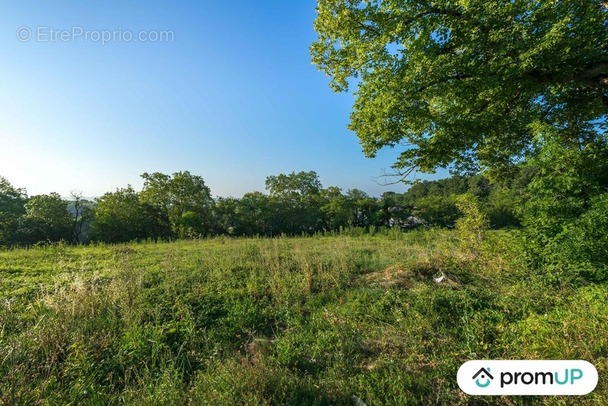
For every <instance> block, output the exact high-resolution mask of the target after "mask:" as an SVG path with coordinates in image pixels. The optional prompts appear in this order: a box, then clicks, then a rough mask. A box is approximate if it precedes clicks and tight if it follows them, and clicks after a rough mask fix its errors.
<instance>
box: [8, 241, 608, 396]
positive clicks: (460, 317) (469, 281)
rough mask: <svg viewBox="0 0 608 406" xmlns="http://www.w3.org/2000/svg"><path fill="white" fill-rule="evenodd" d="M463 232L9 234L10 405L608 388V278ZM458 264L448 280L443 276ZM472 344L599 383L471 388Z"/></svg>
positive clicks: (478, 351) (486, 354) (480, 354)
mask: <svg viewBox="0 0 608 406" xmlns="http://www.w3.org/2000/svg"><path fill="white" fill-rule="evenodd" d="M519 241H520V240H519V239H517V238H515V237H514V235H512V234H511V233H510V232H507V231H500V232H491V233H489V234H488V236H487V238H486V239H485V240H484V242H483V244H482V246H481V248H479V249H478V250H475V251H474V252H473V251H471V250H470V249H468V248H467V247H466V245H463V244H462V243H461V241H459V239H458V238H457V234H456V233H455V232H453V231H439V230H420V231H412V232H407V233H402V232H393V231H389V232H383V233H377V234H376V235H372V234H361V235H356V233H353V234H352V235H316V236H312V237H298V238H272V239H269V238H224V237H218V238H212V239H206V240H205V239H203V240H194V241H177V242H169V243H155V242H147V243H130V244H118V245H105V244H99V245H88V246H69V245H63V244H54V245H49V246H41V247H34V248H29V249H13V250H5V251H0V276H1V278H0V377H2V379H0V404H5V405H21V404H23V405H25V404H27V405H46V404H49V405H53V404H64V405H101V404H132V405H182V404H193V405H204V404H210V405H239V404H246V405H283V404H294V405H299V404H302V405H315V404H316V405H324V404H327V405H329V404H344V405H352V404H353V403H354V402H355V401H354V400H353V399H354V398H353V396H356V398H357V399H360V400H361V401H362V402H364V403H365V404H366V405H433V404H436V405H485V404H488V405H491V404H497V405H527V404H543V405H566V404H581V405H596V404H601V403H603V402H606V401H607V399H608V384H607V383H606V380H605V379H604V376H605V374H606V372H608V361H607V354H608V334H606V326H607V325H608V324H607V322H608V289H607V288H606V286H605V285H603V284H572V283H568V282H566V281H563V280H560V279H559V278H550V277H547V275H544V274H542V273H540V272H531V271H529V270H528V268H527V266H526V264H525V262H524V261H523V259H522V258H523V255H522V247H521V243H520V242H519ZM439 279H441V282H439V283H438V282H436V280H439ZM470 359H585V360H588V361H589V362H591V363H592V364H594V365H595V366H596V368H597V369H598V372H599V375H600V381H599V383H598V386H597V388H596V389H595V391H594V392H593V393H591V394H590V395H587V396H584V397H575V398H568V397H544V398H540V397H471V396H468V395H465V394H464V393H463V392H461V391H460V389H459V388H458V386H457V384H456V372H457V370H458V367H459V366H460V365H461V364H462V363H463V362H465V361H467V360H470Z"/></svg>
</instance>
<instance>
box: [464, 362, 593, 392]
mask: <svg viewBox="0 0 608 406" xmlns="http://www.w3.org/2000/svg"><path fill="white" fill-rule="evenodd" d="M471 378H472V379H471ZM457 379H458V386H459V387H460V389H462V390H463V391H464V392H465V393H468V394H469V395H586V394H588V393H590V392H591V391H593V389H595V386H596V385H597V380H598V376H597V370H596V369H595V367H594V366H593V365H591V364H590V363H589V362H587V361H581V360H575V361H571V360H565V361H556V360H551V361H524V360H521V361H499V360H480V361H469V362H465V363H464V364H463V365H462V366H461V367H460V369H459V370H458V377H457ZM494 382H496V383H494Z"/></svg>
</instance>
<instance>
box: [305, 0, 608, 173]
mask: <svg viewBox="0 0 608 406" xmlns="http://www.w3.org/2000/svg"><path fill="white" fill-rule="evenodd" d="M317 12H318V16H317V19H316V21H315V23H314V27H315V30H316V31H317V33H318V35H319V37H318V40H317V41H316V42H315V43H313V44H312V46H311V54H312V60H313V62H314V63H315V64H316V65H317V66H318V67H319V68H320V69H321V70H322V71H324V72H325V73H326V74H327V75H329V76H330V78H331V87H332V88H333V89H334V90H336V91H347V90H348V88H349V84H352V83H356V84H357V90H356V92H355V95H356V101H355V104H354V108H353V112H352V115H351V122H350V129H352V130H353V131H355V132H356V134H357V136H358V137H359V139H360V142H361V144H362V146H363V150H364V152H365V154H366V155H367V156H370V157H371V156H374V155H375V154H376V153H377V151H378V150H379V149H380V148H382V147H385V146H391V147H392V146H398V145H399V146H401V148H403V152H402V154H401V156H400V158H399V159H398V161H397V162H396V163H395V168H396V169H397V170H398V171H400V172H401V174H407V173H408V172H409V170H413V169H420V170H422V171H425V172H432V171H434V170H435V169H436V168H437V167H446V166H450V165H455V166H456V167H457V168H463V169H474V170H477V169H480V168H481V169H483V168H495V169H496V168H498V169H503V168H506V167H509V166H511V164H513V162H517V161H519V160H521V159H522V158H524V157H526V155H527V154H529V153H535V152H536V151H537V150H538V149H540V147H542V145H543V143H544V142H545V141H546V140H547V138H552V139H559V140H560V142H562V143H564V144H567V145H569V146H570V147H571V148H575V149H582V148H585V146H586V145H588V144H590V143H595V142H596V141H597V140H598V138H602V137H605V131H606V121H607V114H608V2H606V0H568V1H559V0H547V1H537V0H534V1H533V0H512V1H502V0H365V1H359V0H318V6H317ZM353 78H355V80H354V81H353V80H352V79H353Z"/></svg>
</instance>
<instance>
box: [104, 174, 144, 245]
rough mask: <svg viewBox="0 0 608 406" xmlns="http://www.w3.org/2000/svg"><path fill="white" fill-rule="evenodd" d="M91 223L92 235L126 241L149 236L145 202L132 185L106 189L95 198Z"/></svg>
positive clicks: (108, 240)
mask: <svg viewBox="0 0 608 406" xmlns="http://www.w3.org/2000/svg"><path fill="white" fill-rule="evenodd" d="M96 203H97V204H96V206H95V209H94V220H93V224H92V234H93V236H92V237H93V239H94V240H98V241H105V242H127V241H133V240H138V239H143V238H147V237H150V235H149V233H148V232H147V230H146V228H148V227H149V223H148V220H149V219H147V218H146V215H145V212H146V210H145V208H144V207H145V206H144V205H143V204H142V203H141V202H140V199H139V195H138V194H137V192H135V190H134V189H133V188H132V187H131V186H127V187H126V188H124V189H117V190H116V192H108V193H105V194H104V195H103V196H101V197H100V198H98V199H96Z"/></svg>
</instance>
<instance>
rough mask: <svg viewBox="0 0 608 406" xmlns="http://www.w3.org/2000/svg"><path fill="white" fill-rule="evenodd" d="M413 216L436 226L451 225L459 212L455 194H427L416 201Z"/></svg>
mask: <svg viewBox="0 0 608 406" xmlns="http://www.w3.org/2000/svg"><path fill="white" fill-rule="evenodd" d="M413 214H414V216H416V217H418V218H420V219H422V220H424V221H426V222H427V223H429V224H430V225H433V226H438V227H450V228H451V227H453V226H454V224H455V222H456V219H457V218H458V217H459V212H458V209H457V207H456V195H453V194H452V195H447V196H443V195H429V196H427V197H423V198H420V199H418V200H417V201H416V206H415V207H414V208H413Z"/></svg>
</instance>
